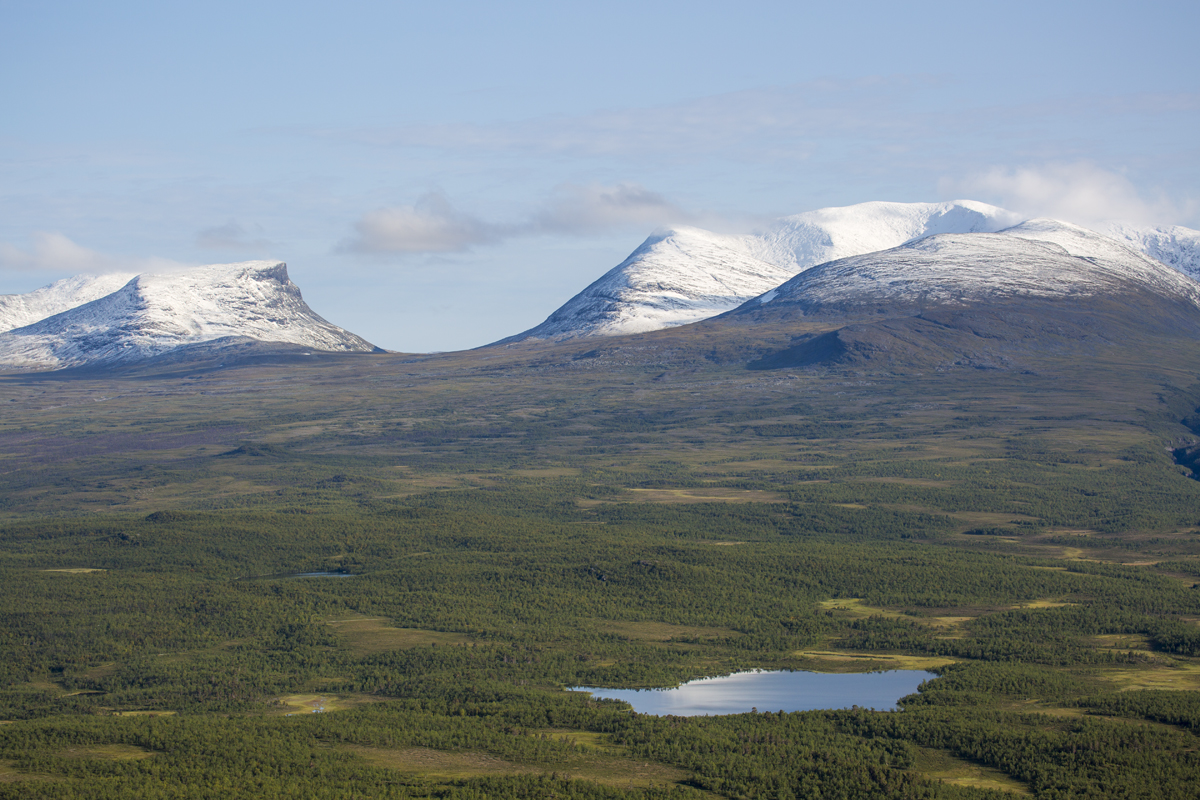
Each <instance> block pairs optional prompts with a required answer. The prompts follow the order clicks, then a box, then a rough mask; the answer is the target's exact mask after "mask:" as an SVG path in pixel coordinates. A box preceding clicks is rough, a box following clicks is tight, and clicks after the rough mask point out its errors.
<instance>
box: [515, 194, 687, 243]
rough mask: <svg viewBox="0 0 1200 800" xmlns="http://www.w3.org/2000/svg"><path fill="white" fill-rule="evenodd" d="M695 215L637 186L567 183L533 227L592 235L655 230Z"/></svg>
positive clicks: (548, 204)
mask: <svg viewBox="0 0 1200 800" xmlns="http://www.w3.org/2000/svg"><path fill="white" fill-rule="evenodd" d="M691 216H692V215H690V214H688V213H687V212H685V211H684V210H683V209H681V208H679V206H677V205H675V204H674V203H671V202H670V201H668V200H667V199H666V198H665V197H663V196H662V195H660V194H658V193H656V192H652V191H650V190H648V189H646V188H644V187H642V186H638V185H637V184H632V183H621V184H617V185H616V186H596V185H592V186H575V185H571V184H565V185H563V186H560V187H559V188H558V189H557V190H555V192H554V195H553V196H552V197H551V199H550V202H549V203H547V204H546V206H545V207H544V208H543V209H542V210H541V211H539V212H538V213H537V214H536V215H535V217H534V219H533V221H532V224H531V225H530V228H531V229H532V230H534V231H537V232H544V233H567V234H588V233H597V232H603V231H608V230H612V229H614V228H624V227H630V226H637V227H642V228H654V227H656V226H659V225H663V224H666V223H669V222H678V221H685V220H688V219H691Z"/></svg>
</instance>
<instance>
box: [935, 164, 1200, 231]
mask: <svg viewBox="0 0 1200 800" xmlns="http://www.w3.org/2000/svg"><path fill="white" fill-rule="evenodd" d="M941 189H942V191H943V193H944V194H963V195H969V196H971V197H978V198H980V199H986V200H989V201H991V202H995V203H997V204H998V205H1001V206H1004V207H1005V208H1011V209H1013V210H1014V211H1017V212H1020V213H1022V214H1025V215H1027V216H1038V217H1053V218H1056V219H1062V220H1067V221H1068V222H1074V223H1076V224H1079V225H1097V224H1100V223H1103V222H1107V221H1111V220H1125V221H1129V222H1140V223H1157V224H1163V223H1172V222H1176V221H1179V220H1180V219H1183V218H1186V217H1187V215H1188V214H1189V213H1190V212H1193V211H1194V210H1195V208H1194V206H1195V202H1194V201H1192V200H1187V199H1184V200H1172V199H1169V198H1167V197H1165V196H1163V195H1161V194H1160V195H1158V196H1156V197H1152V198H1147V197H1145V196H1144V194H1143V193H1142V192H1140V191H1139V190H1138V188H1137V187H1136V186H1135V185H1134V184H1133V182H1132V181H1130V180H1129V179H1128V178H1127V177H1126V176H1124V175H1122V174H1120V173H1118V172H1113V171H1110V170H1106V169H1103V168H1101V167H1099V166H1097V165H1095V164H1093V163H1091V162H1087V161H1079V162H1074V163H1052V164H1045V165H1041V166H1025V167H1016V168H1009V167H994V168H992V169H988V170H985V171H983V172H979V173H976V174H974V175H970V176H968V177H966V178H962V179H948V180H944V181H943V182H942V186H941Z"/></svg>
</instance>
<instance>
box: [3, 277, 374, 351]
mask: <svg viewBox="0 0 1200 800" xmlns="http://www.w3.org/2000/svg"><path fill="white" fill-rule="evenodd" d="M31 317H37V319H36V321H31ZM0 330H3V331H4V332H3V333H0V365H3V366H4V367H5V368H7V369H10V370H11V369H17V370H47V369H61V368H65V367H78V366H83V365H106V364H120V363H128V362H133V361H140V360H145V359H149V358H154V357H157V356H162V355H164V354H167V353H171V352H172V351H177V350H179V349H180V348H185V347H188V346H195V345H200V344H204V343H214V342H215V343H218V344H219V343H220V342H223V341H228V342H229V343H231V344H235V343H236V344H238V345H242V344H244V343H245V342H246V341H247V340H252V341H259V342H273V343H285V344H290V345H294V346H297V347H299V348H312V349H314V350H320V351H336V352H373V351H378V350H379V348H377V347H375V346H374V345H373V344H371V343H370V342H368V341H366V340H365V339H362V338H360V337H358V336H355V335H354V334H352V333H350V332H349V331H346V330H343V329H342V328H339V327H338V326H336V325H333V324H331V323H329V322H327V321H325V320H324V319H322V318H321V317H320V316H318V315H317V314H316V313H314V312H313V310H312V309H311V308H309V307H308V305H307V304H306V303H305V302H304V299H303V298H302V297H301V295H300V289H299V288H298V287H297V286H296V284H294V283H292V282H291V280H290V279H289V278H288V274H287V265H285V264H283V263H281V262H275V261H250V262H245V263H241V264H222V265H214V266H207V267H198V268H195V269H191V270H186V271H180V272H174V273H166V274H160V275H150V274H146V275H136V276H132V277H131V276H127V275H102V276H98V277H97V276H78V277H75V278H70V279H67V280H64V281H58V282H57V283H54V284H51V285H50V286H47V287H44V288H42V289H38V290H37V291H35V292H31V293H29V294H25V295H7V296H4V297H0ZM211 349H212V345H211V344H210V347H208V348H207V349H206V351H208V352H211Z"/></svg>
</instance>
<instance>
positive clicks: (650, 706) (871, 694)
mask: <svg viewBox="0 0 1200 800" xmlns="http://www.w3.org/2000/svg"><path fill="white" fill-rule="evenodd" d="M936 677H937V676H936V675H934V674H933V673H932V672H923V671H919V670H892V671H890V672H855V673H827V672H763V671H756V672H739V673H736V674H734V675H726V676H724V677H722V678H703V679H701V680H696V681H690V682H688V683H685V684H683V685H682V686H677V687H676V688H674V689H597V688H593V687H589V686H577V687H574V688H573V689H572V691H577V692H591V694H592V696H593V697H596V698H606V699H614V700H624V701H625V702H626V703H629V704H630V705H632V706H633V710H634V711H637V712H638V713H639V714H657V715H666V714H674V715H675V716H680V717H696V716H702V715H706V714H744V713H746V712H747V711H750V710H751V709H754V708H757V709H758V710H759V711H812V710H814V709H827V708H850V707H851V706H859V707H862V708H875V709H879V710H881V711H893V710H895V708H896V701H897V700H899V699H900V698H901V697H904V696H905V695H909V694H912V693H914V692H915V691H917V687H918V686H920V685H921V682H922V681H927V680H933V679H934V678H936Z"/></svg>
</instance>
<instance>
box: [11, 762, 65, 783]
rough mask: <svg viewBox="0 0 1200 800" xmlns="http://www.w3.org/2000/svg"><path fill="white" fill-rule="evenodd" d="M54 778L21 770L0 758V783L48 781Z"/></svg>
mask: <svg viewBox="0 0 1200 800" xmlns="http://www.w3.org/2000/svg"><path fill="white" fill-rule="evenodd" d="M48 780H54V778H52V777H51V776H49V775H41V774H38V773H32V772H21V771H20V770H18V769H17V768H16V767H14V766H13V762H12V761H9V760H8V759H4V758H0V784H4V783H17V782H18V781H48Z"/></svg>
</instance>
